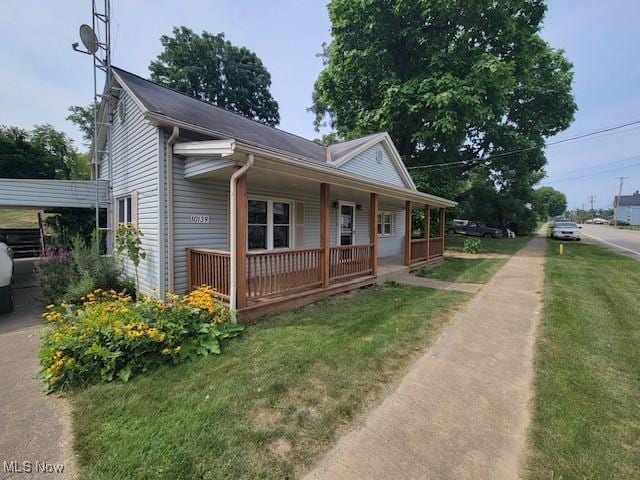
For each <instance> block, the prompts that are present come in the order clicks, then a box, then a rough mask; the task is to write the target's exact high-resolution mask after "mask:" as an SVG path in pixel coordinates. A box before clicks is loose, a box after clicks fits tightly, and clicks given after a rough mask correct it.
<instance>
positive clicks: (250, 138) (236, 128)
mask: <svg viewBox="0 0 640 480" xmlns="http://www.w3.org/2000/svg"><path fill="white" fill-rule="evenodd" d="M113 70H114V71H115V73H116V74H117V75H118V76H119V77H120V78H121V79H122V81H123V82H124V83H125V84H126V86H127V87H128V88H129V89H130V90H131V91H132V92H133V94H134V95H135V96H136V97H137V98H138V99H139V100H140V101H141V102H142V104H143V105H144V106H145V107H146V108H147V109H148V110H149V111H151V112H154V113H158V114H161V115H164V116H167V117H169V118H172V119H174V120H178V121H181V122H185V123H189V124H191V125H195V126H198V127H202V128H206V129H207V130H211V131H213V132H216V133H218V134H220V136H221V137H228V138H234V139H236V140H239V141H241V142H245V143H248V144H251V145H254V146H260V147H266V148H270V149H276V150H280V151H283V152H287V153H290V154H293V155H296V156H299V157H303V158H304V159H305V160H308V161H311V162H315V163H323V164H326V149H325V147H324V146H322V145H319V144H317V143H315V142H312V141H311V140H308V139H306V138H302V137H299V136H297V135H294V134H292V133H288V132H285V131H283V130H279V129H277V128H273V127H268V126H266V125H263V124H261V123H259V122H256V121H254V120H251V119H249V118H246V117H243V116H242V115H238V114H236V113H232V112H229V111H227V110H224V109H223V108H220V107H216V106H215V105H212V104H210V103H207V102H205V101H202V100H198V99H196V98H193V97H190V96H189V95H185V94H183V93H179V92H176V91H175V90H171V89H170V88H167V87H163V86H161V85H158V84H157V83H153V82H151V81H149V80H145V79H144V78H142V77H139V76H138V75H134V74H133V73H130V72H127V71H126V70H122V69H120V68H116V67H113Z"/></svg>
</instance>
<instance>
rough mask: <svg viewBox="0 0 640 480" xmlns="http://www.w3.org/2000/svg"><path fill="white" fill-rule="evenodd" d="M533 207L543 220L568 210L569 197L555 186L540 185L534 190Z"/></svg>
mask: <svg viewBox="0 0 640 480" xmlns="http://www.w3.org/2000/svg"><path fill="white" fill-rule="evenodd" d="M533 209H534V210H535V212H536V213H537V214H538V216H539V217H540V218H541V219H543V220H546V219H547V217H557V216H558V215H562V214H563V213H564V212H566V211H567V197H566V195H565V194H564V193H562V192H559V191H558V190H556V189H555V188H553V187H540V188H538V189H536V190H534V192H533Z"/></svg>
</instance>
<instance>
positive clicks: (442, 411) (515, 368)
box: [306, 237, 545, 480]
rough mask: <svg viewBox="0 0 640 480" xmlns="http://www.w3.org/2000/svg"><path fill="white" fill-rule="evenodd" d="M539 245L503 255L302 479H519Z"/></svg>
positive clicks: (537, 301)
mask: <svg viewBox="0 0 640 480" xmlns="http://www.w3.org/2000/svg"><path fill="white" fill-rule="evenodd" d="M544 250H545V240H544V238H543V237H537V238H535V239H533V240H531V242H529V244H528V245H526V246H525V247H524V248H523V249H522V250H520V251H519V252H518V253H517V254H516V255H514V256H513V257H512V258H511V259H509V261H508V262H507V263H506V264H505V266H504V267H502V269H500V270H499V271H498V272H497V273H496V275H495V276H494V277H493V279H492V280H491V281H490V282H489V283H487V284H486V285H485V286H484V287H483V288H482V289H481V290H480V291H479V292H478V294H477V295H476V296H475V297H474V298H473V299H472V300H471V302H470V303H469V304H468V306H467V308H466V309H465V310H464V311H461V312H460V313H459V314H458V315H457V316H456V321H455V322H454V323H453V324H452V325H451V326H449V327H448V328H447V329H446V330H445V331H444V332H443V333H442V335H441V336H440V338H439V339H438V341H437V342H436V343H435V344H434V345H433V346H432V347H431V348H430V349H429V350H428V351H427V352H426V354H425V355H424V356H423V357H421V358H420V359H418V360H417V361H416V363H415V364H414V365H413V366H412V367H411V369H410V370H409V372H408V374H407V375H406V376H405V377H404V379H402V381H401V382H400V384H399V385H398V388H397V389H396V391H395V392H393V393H392V394H391V395H389V396H388V397H387V398H386V399H385V400H384V401H383V402H382V404H381V405H379V406H378V407H377V408H376V409H374V410H373V411H372V412H371V413H370V414H369V416H368V418H367V419H366V420H365V421H364V425H362V426H361V427H360V428H356V429H355V430H353V431H352V432H350V433H348V434H346V435H345V436H343V437H342V438H341V439H340V440H339V441H338V443H337V444H336V445H335V446H334V447H333V449H332V450H330V451H329V452H328V454H327V455H326V456H325V457H324V458H323V459H321V460H320V462H319V463H318V464H317V465H316V466H315V468H314V469H313V470H312V471H311V472H310V473H309V474H308V475H307V477H306V480H334V479H343V480H352V479H353V480H366V479H376V480H401V479H407V480H408V479H418V478H424V479H443V480H444V479H451V480H454V479H455V480H466V479H494V478H496V479H505V480H507V479H509V480H510V479H514V480H515V479H517V478H519V477H521V476H523V475H522V473H523V466H524V462H525V460H526V458H525V456H526V446H527V429H528V426H529V416H530V408H531V405H530V402H531V399H532V380H533V351H534V349H533V347H534V339H535V330H536V325H537V321H538V315H539V312H540V309H541V299H540V290H541V287H542V282H543V263H544Z"/></svg>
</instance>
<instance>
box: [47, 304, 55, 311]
mask: <svg viewBox="0 0 640 480" xmlns="http://www.w3.org/2000/svg"><path fill="white" fill-rule="evenodd" d="M53 307H55V305H54V304H49V305H47V306H46V307H44V308H46V309H47V310H51V309H52V308H53Z"/></svg>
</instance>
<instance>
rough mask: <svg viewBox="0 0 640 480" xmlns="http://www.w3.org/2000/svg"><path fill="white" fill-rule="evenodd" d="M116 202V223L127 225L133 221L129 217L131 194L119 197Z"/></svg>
mask: <svg viewBox="0 0 640 480" xmlns="http://www.w3.org/2000/svg"><path fill="white" fill-rule="evenodd" d="M117 202H118V224H119V225H120V224H124V225H128V224H129V223H133V220H132V217H131V211H132V210H131V195H127V196H126V197H119V198H118V199H117Z"/></svg>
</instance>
